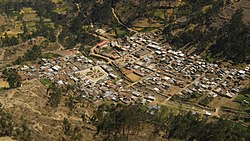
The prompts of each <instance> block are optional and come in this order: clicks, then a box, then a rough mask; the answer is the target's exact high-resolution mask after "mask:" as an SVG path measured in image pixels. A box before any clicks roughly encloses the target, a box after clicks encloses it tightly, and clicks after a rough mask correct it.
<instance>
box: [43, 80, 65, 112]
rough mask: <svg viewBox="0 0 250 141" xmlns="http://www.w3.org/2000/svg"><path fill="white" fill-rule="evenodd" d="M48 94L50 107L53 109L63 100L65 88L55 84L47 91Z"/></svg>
mask: <svg viewBox="0 0 250 141" xmlns="http://www.w3.org/2000/svg"><path fill="white" fill-rule="evenodd" d="M47 93H48V95H49V100H48V105H49V106H51V107H52V108H56V107H58V105H59V104H60V101H61V98H62V94H63V88H62V87H58V86H57V84H56V83H55V82H54V83H52V84H51V85H50V86H49V88H48V89H47Z"/></svg>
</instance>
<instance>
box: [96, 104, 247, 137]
mask: <svg viewBox="0 0 250 141" xmlns="http://www.w3.org/2000/svg"><path fill="white" fill-rule="evenodd" d="M92 121H93V123H94V124H95V125H96V127H97V133H96V134H102V135H103V136H104V137H105V138H104V140H119V139H120V140H121V139H127V138H128V136H131V135H138V136H139V135H140V132H143V131H144V130H143V129H145V127H152V131H151V132H152V134H154V135H152V136H154V137H156V136H157V135H159V133H160V132H161V133H163V136H162V137H163V138H165V139H180V140H198V141H203V140H206V141H214V140H218V141H219V140H221V141H223V140H227V141H235V140H249V139H250V136H249V134H248V133H249V131H250V128H249V127H244V126H242V125H240V124H237V123H235V122H232V121H228V120H215V119H214V120H213V121H211V120H209V119H208V118H201V117H200V116H199V115H195V114H192V113H191V112H188V113H185V112H180V113H178V114H175V113H174V112H173V111H171V110H169V109H167V108H166V107H158V106H156V107H145V106H142V105H129V106H125V105H121V104H118V105H101V106H100V107H99V108H98V110H97V111H96V113H95V115H94V116H93V119H92ZM147 130H148V129H147Z"/></svg>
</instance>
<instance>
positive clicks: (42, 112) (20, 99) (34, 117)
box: [0, 79, 95, 141]
mask: <svg viewBox="0 0 250 141" xmlns="http://www.w3.org/2000/svg"><path fill="white" fill-rule="evenodd" d="M46 91H47V88H46V87H45V86H43V85H42V84H41V83H40V81H39V80H36V79H34V80H29V81H24V82H23V86H22V87H20V88H17V89H11V90H7V91H2V92H0V103H1V104H2V105H3V107H4V108H5V110H6V111H7V112H10V113H12V115H13V118H14V120H15V121H17V122H18V121H20V120H21V119H22V120H23V119H25V120H26V121H27V125H28V126H29V127H31V129H32V136H33V138H34V140H36V141H45V140H48V141H54V140H58V139H61V137H62V136H63V135H64V130H63V120H64V118H67V119H68V120H69V122H70V123H71V124H72V125H74V126H78V127H80V128H81V133H82V135H83V137H84V138H83V140H84V141H91V140H94V139H93V134H94V133H95V128H93V127H92V126H90V125H87V124H85V123H83V121H82V118H81V114H80V113H83V112H85V111H87V110H86V108H81V109H77V110H76V111H77V112H78V113H74V112H71V111H70V110H69V108H67V107H65V103H64V102H61V103H60V105H59V107H58V108H51V107H49V106H48V105H47V101H48V97H47V94H46ZM85 137H87V138H85Z"/></svg>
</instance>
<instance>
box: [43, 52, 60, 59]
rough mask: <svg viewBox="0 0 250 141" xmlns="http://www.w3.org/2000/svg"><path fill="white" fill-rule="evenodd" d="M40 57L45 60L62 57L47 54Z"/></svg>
mask: <svg viewBox="0 0 250 141" xmlns="http://www.w3.org/2000/svg"><path fill="white" fill-rule="evenodd" d="M40 57H41V58H45V59H53V58H58V57H61V55H59V54H55V53H45V54H42V55H41V56H40Z"/></svg>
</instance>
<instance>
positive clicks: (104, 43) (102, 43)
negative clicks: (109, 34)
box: [97, 41, 108, 47]
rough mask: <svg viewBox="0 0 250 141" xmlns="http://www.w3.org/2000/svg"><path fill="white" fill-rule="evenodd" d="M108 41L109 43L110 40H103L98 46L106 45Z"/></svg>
mask: <svg viewBox="0 0 250 141" xmlns="http://www.w3.org/2000/svg"><path fill="white" fill-rule="evenodd" d="M107 43H108V41H102V42H100V43H98V44H97V46H99V47H102V46H104V45H106V44H107Z"/></svg>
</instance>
